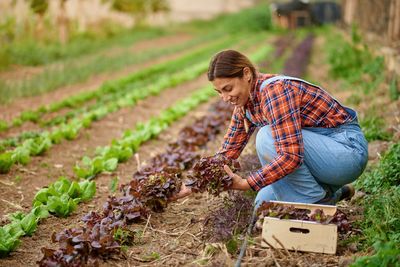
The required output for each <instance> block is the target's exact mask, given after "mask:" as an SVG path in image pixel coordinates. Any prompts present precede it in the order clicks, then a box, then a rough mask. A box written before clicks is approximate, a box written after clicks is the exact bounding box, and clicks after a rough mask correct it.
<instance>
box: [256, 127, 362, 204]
mask: <svg viewBox="0 0 400 267" xmlns="http://www.w3.org/2000/svg"><path fill="white" fill-rule="evenodd" d="M302 135H303V143H304V161H303V163H302V165H301V166H300V167H299V168H298V169H296V170H295V171H294V172H292V173H290V174H288V175H286V176H285V177H283V178H281V179H280V180H278V181H277V182H275V183H273V184H271V185H268V186H266V187H264V188H262V189H261V190H260V191H259V192H258V194H257V197H256V205H260V204H261V203H262V202H263V201H269V200H280V201H290V202H301V203H315V202H317V201H319V200H321V199H322V198H324V197H325V194H326V190H328V191H330V192H331V193H332V194H333V195H334V194H335V192H336V191H337V190H338V189H339V188H341V187H342V186H343V185H345V184H348V183H351V182H353V181H354V180H356V179H357V178H358V177H359V176H360V175H361V173H362V172H363V171H364V169H365V166H366V164H367V161H368V143H367V140H366V139H365V137H364V134H363V133H362V131H361V129H360V126H359V125H358V123H357V121H354V122H350V123H346V124H344V125H341V126H339V127H337V128H303V129H302ZM256 150H257V154H258V157H259V159H260V162H261V164H262V165H263V166H264V165H266V164H268V162H269V161H270V160H272V159H273V158H274V157H275V156H276V154H277V153H276V150H275V146H274V138H273V137H272V134H271V127H270V126H268V125H267V126H264V127H262V128H260V130H259V132H258V133H257V137H256Z"/></svg>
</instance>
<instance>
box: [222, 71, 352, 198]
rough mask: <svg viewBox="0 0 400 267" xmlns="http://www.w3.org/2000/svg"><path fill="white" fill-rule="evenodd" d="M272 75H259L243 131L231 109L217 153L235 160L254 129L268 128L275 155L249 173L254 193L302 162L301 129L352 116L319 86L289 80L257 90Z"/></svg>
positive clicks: (331, 124) (242, 117)
mask: <svg viewBox="0 0 400 267" xmlns="http://www.w3.org/2000/svg"><path fill="white" fill-rule="evenodd" d="M273 76H275V75H270V74H260V75H259V77H258V79H257V81H256V83H255V86H254V88H252V91H251V97H250V100H249V101H248V103H247V104H246V106H245V107H244V108H245V110H246V111H247V112H248V114H249V117H250V120H251V122H252V123H249V124H250V127H249V130H248V132H246V130H245V125H244V120H245V119H247V118H246V117H245V115H244V114H243V113H242V112H241V111H239V110H235V111H234V113H233V115H232V120H231V123H230V126H229V128H228V132H227V133H226V135H225V137H224V143H223V145H222V148H221V149H220V151H219V152H218V153H222V154H224V155H225V156H227V157H229V158H233V159H237V158H238V157H239V155H240V153H241V152H242V150H243V149H244V147H245V146H246V144H247V142H248V140H249V138H250V136H251V134H252V133H253V132H254V130H255V128H256V127H263V126H265V125H270V127H271V130H272V136H273V138H274V139H275V148H276V151H277V154H278V155H277V156H276V157H275V158H274V159H272V161H270V162H269V164H267V165H265V166H263V168H261V169H259V170H257V171H256V172H254V173H252V174H251V175H250V176H249V177H248V178H247V181H248V183H249V184H250V186H251V188H253V189H254V190H256V191H258V190H260V189H261V188H263V187H264V186H267V185H269V184H272V183H274V182H275V181H277V180H279V179H280V178H282V177H284V176H286V175H288V174H290V173H291V172H293V171H294V170H296V169H297V168H298V167H299V166H300V165H301V164H302V162H303V157H304V145H303V137H302V133H301V129H302V128H303V127H325V128H333V127H337V126H339V125H341V124H343V123H346V122H349V121H352V120H353V119H354V116H352V115H351V114H349V113H348V112H347V111H346V110H345V108H344V107H343V106H342V105H341V104H340V103H339V102H337V101H336V100H335V99H334V98H333V97H332V96H330V95H329V94H328V93H327V92H326V91H324V90H323V89H322V88H320V87H316V86H313V85H310V84H307V83H304V82H300V81H294V80H290V79H284V80H277V81H273V82H271V83H269V84H268V85H266V86H264V87H261V84H262V83H263V82H264V81H265V80H266V79H268V78H271V77H273Z"/></svg>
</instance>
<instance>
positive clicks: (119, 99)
mask: <svg viewBox="0 0 400 267" xmlns="http://www.w3.org/2000/svg"><path fill="white" fill-rule="evenodd" d="M263 37H264V38H265V36H263ZM260 38H261V37H260V36H256V37H253V38H250V40H248V41H247V42H245V43H244V44H242V45H241V48H242V49H245V48H247V47H248V46H249V45H250V44H251V43H252V42H253V41H256V40H259V39H260ZM235 41H238V37H230V38H224V39H223V40H219V41H218V42H216V43H214V44H212V45H209V46H206V47H204V48H200V49H198V50H195V51H193V52H190V53H187V54H185V55H183V56H181V57H180V58H178V59H176V60H173V61H170V62H166V63H160V64H157V65H154V66H151V67H149V68H146V69H143V70H141V71H138V72H135V73H134V74H132V75H130V76H128V77H126V78H123V79H119V80H116V81H112V82H108V83H106V84H104V85H103V86H101V87H100V88H99V89H98V90H96V91H93V92H90V93H82V94H79V95H77V96H73V97H70V98H68V99H67V100H64V101H62V102H59V103H57V104H58V105H61V106H65V105H66V104H65V103H77V104H76V105H81V104H83V103H85V102H87V101H89V100H92V99H93V98H95V99H96V98H97V99H96V100H97V103H96V104H94V105H93V108H91V109H89V110H86V111H85V112H83V114H82V115H81V116H79V117H75V118H73V119H71V120H70V121H68V122H62V123H61V125H59V126H55V127H53V128H52V129H51V131H43V132H42V133H40V134H38V135H36V136H33V137H31V138H27V139H26V140H24V141H23V142H22V143H21V144H18V145H17V146H16V147H15V148H14V149H12V150H8V151H6V152H3V153H2V154H0V173H8V172H9V171H10V170H11V167H12V166H13V165H14V164H22V165H26V164H28V163H29V162H30V158H31V156H37V155H42V154H43V153H44V152H46V151H47V150H48V149H49V148H50V147H51V146H52V145H53V144H59V143H60V142H62V141H63V140H73V139H75V138H77V136H78V134H79V132H80V130H81V129H82V128H88V127H90V125H91V124H92V122H93V121H97V120H100V119H101V118H103V117H105V116H106V115H108V114H111V113H113V112H116V111H118V110H120V109H121V108H125V107H131V106H134V105H135V104H136V103H137V102H138V101H139V100H141V99H144V98H146V97H148V96H150V95H157V94H159V93H160V92H161V91H163V90H166V89H168V88H172V87H174V86H176V85H179V84H182V83H184V82H188V81H190V80H193V79H195V78H197V77H199V76H200V75H201V74H202V73H204V72H205V71H206V70H207V67H208V59H205V58H206V57H207V56H209V55H210V54H212V53H214V52H215V51H218V50H219V49H222V48H223V47H226V46H227V45H229V44H230V43H232V42H235ZM182 68H183V70H182ZM100 98H101V99H106V100H105V101H100Z"/></svg>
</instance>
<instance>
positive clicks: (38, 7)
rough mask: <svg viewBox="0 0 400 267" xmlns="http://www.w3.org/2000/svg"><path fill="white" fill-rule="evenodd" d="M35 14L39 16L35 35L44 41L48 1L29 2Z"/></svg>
mask: <svg viewBox="0 0 400 267" xmlns="http://www.w3.org/2000/svg"><path fill="white" fill-rule="evenodd" d="M27 1H29V6H30V8H31V9H32V11H33V13H35V14H36V15H37V24H36V28H35V33H36V36H37V37H38V39H42V37H43V31H44V15H45V14H46V11H47V9H48V8H49V2H48V0H27Z"/></svg>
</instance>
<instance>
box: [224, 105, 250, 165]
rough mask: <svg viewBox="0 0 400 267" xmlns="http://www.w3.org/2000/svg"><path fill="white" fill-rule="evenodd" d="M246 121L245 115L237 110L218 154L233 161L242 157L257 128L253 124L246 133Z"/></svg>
mask: <svg viewBox="0 0 400 267" xmlns="http://www.w3.org/2000/svg"><path fill="white" fill-rule="evenodd" d="M244 119H245V118H244V114H242V113H241V112H239V111H238V110H236V109H235V111H234V112H233V114H232V119H231V122H230V125H229V127H228V130H227V132H226V134H225V136H224V141H223V143H222V147H221V149H220V150H219V151H218V152H217V154H224V156H226V157H228V158H231V159H237V158H238V157H239V156H240V153H242V151H243V149H244V148H245V146H246V144H247V142H248V141H249V139H250V136H251V135H252V133H253V132H254V129H255V126H254V125H253V124H251V125H250V126H249V129H248V131H246V127H245V124H244Z"/></svg>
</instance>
